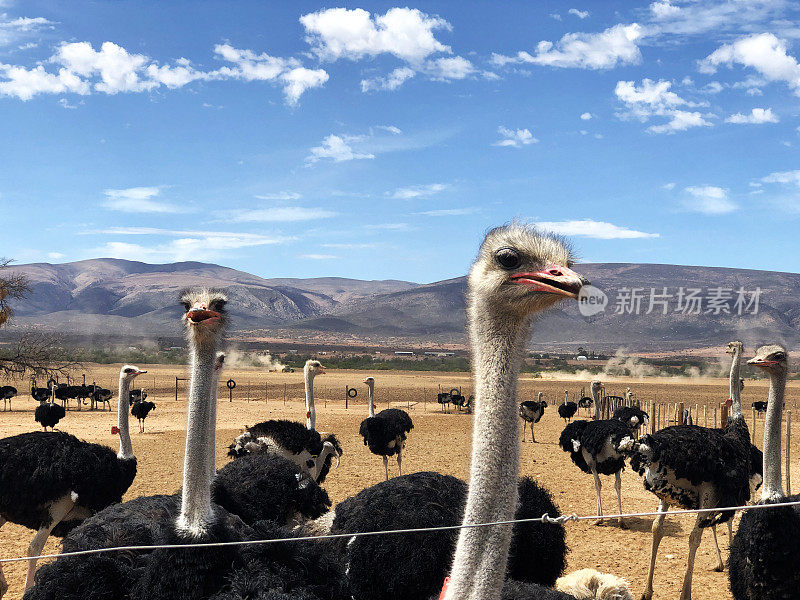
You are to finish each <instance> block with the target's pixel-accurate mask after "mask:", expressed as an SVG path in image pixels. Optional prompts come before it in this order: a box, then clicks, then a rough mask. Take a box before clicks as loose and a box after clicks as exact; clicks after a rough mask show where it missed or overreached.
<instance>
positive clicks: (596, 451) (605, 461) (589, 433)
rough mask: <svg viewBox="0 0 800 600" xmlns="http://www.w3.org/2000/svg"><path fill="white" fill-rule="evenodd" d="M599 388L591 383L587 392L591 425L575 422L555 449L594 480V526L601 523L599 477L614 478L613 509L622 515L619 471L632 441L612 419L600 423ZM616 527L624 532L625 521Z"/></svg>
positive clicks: (630, 436) (629, 435) (601, 509)
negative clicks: (558, 448) (566, 453)
mask: <svg viewBox="0 0 800 600" xmlns="http://www.w3.org/2000/svg"><path fill="white" fill-rule="evenodd" d="M602 386H603V384H602V383H600V382H599V381H593V382H592V384H591V386H590V388H589V389H590V390H591V393H592V398H593V399H594V415H595V420H594V421H575V422H574V423H570V424H569V425H567V426H566V427H565V428H564V431H562V432H561V437H560V438H559V440H558V445H559V446H561V449H562V450H563V451H564V452H568V453H569V455H570V458H571V459H572V462H573V463H575V465H577V467H578V468H579V469H580V470H581V471H583V472H584V473H591V474H592V475H593V476H594V488H595V491H596V492H597V514H598V515H600V519H598V521H597V524H598V525H599V524H600V523H602V521H603V518H602V517H603V503H602V500H601V498H600V489H601V487H602V483H601V482H600V475H614V488H615V489H616V491H617V508H618V509H619V512H620V514H622V476H621V473H622V470H623V469H624V468H625V457H626V456H627V455H628V454H629V453H630V451H631V450H632V449H633V437H632V433H631V430H630V429H629V428H628V425H627V424H624V423H622V421H619V420H616V419H607V420H606V419H602V420H601V419H600V397H599V394H600V389H601V388H602ZM619 526H620V527H621V528H622V529H625V528H626V525H625V521H623V519H622V517H619Z"/></svg>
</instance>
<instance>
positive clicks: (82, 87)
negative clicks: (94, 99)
mask: <svg viewBox="0 0 800 600" xmlns="http://www.w3.org/2000/svg"><path fill="white" fill-rule="evenodd" d="M0 75H1V76H2V77H4V78H5V80H4V81H0V95H3V96H16V97H17V98H19V99H20V100H30V99H31V98H33V97H34V96H36V95H38V94H63V93H66V92H71V93H74V94H81V95H86V94H88V93H89V91H90V88H89V84H88V83H86V82H85V81H84V80H82V79H81V78H80V77H78V76H77V75H75V73H73V72H72V71H69V70H67V69H59V71H58V73H57V74H55V73H50V72H48V71H45V69H44V67H43V66H42V65H38V66H36V67H34V68H33V69H26V68H25V67H15V66H12V65H5V64H2V63H0Z"/></svg>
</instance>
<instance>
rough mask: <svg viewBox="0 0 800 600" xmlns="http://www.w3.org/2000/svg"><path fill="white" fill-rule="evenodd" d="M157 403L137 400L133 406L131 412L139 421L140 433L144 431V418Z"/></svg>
mask: <svg viewBox="0 0 800 600" xmlns="http://www.w3.org/2000/svg"><path fill="white" fill-rule="evenodd" d="M155 408H156V405H155V403H154V402H150V401H149V400H137V401H136V402H134V403H133V406H132V407H131V414H132V415H133V416H134V417H136V418H137V419H138V421H139V433H144V420H145V419H146V418H147V415H148V414H150V411H151V410H155Z"/></svg>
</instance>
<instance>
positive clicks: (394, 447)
mask: <svg viewBox="0 0 800 600" xmlns="http://www.w3.org/2000/svg"><path fill="white" fill-rule="evenodd" d="M364 383H366V384H367V388H368V390H369V398H368V399H367V403H368V404H369V417H367V418H366V419H364V420H363V421H361V426H360V427H359V428H358V434H359V435H360V436H361V437H363V438H364V445H365V446H369V451H370V452H372V453H373V454H375V455H377V456H382V457H383V468H384V470H385V471H386V480H387V481H388V480H389V457H390V456H395V457H396V458H397V470H398V472H399V474H400V475H402V474H403V448H405V447H406V436H407V435H408V433H409V432H410V431H411V430H412V429H414V422H413V421H412V420H411V417H409V416H408V413H407V412H406V411H404V410H401V409H399V408H386V409H384V410H382V411H381V412H379V413H378V414H377V415H376V414H375V379H374V378H373V377H367V378H366V379H364Z"/></svg>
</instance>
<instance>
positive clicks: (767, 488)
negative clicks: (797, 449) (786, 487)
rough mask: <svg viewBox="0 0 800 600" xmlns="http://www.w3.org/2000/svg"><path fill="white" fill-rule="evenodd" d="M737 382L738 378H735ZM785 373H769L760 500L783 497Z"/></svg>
mask: <svg viewBox="0 0 800 600" xmlns="http://www.w3.org/2000/svg"><path fill="white" fill-rule="evenodd" d="M737 383H738V380H737ZM785 393H786V373H770V379H769V397H768V399H767V400H768V401H767V416H766V418H765V419H764V487H763V489H762V490H761V499H762V500H771V499H774V498H783V495H784V494H783V482H782V478H781V417H782V415H783V399H784V395H785Z"/></svg>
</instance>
